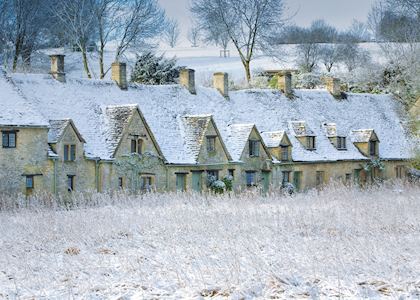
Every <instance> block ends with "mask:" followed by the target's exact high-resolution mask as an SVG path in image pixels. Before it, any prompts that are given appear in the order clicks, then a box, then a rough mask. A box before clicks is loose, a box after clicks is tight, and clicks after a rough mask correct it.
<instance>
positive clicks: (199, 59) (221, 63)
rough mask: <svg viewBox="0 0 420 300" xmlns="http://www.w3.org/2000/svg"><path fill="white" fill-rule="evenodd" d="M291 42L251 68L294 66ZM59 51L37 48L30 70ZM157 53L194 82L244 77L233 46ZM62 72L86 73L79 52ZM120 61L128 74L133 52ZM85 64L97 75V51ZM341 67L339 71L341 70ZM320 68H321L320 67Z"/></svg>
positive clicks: (373, 47)
mask: <svg viewBox="0 0 420 300" xmlns="http://www.w3.org/2000/svg"><path fill="white" fill-rule="evenodd" d="M295 47H296V46H295V45H281V46H279V47H278V51H277V53H276V56H277V57H278V58H280V59H274V58H273V57H268V56H264V55H262V54H261V53H259V54H258V53H257V55H256V56H255V59H254V60H253V61H252V63H251V68H252V70H253V71H254V72H259V71H261V70H264V69H266V70H272V69H296V68H297V65H296V56H297V54H296V51H295ZM361 47H362V48H364V49H366V50H368V51H369V52H370V54H371V56H372V59H373V61H374V62H377V63H378V62H383V61H384V58H383V55H382V53H381V50H380V47H379V45H378V44H376V43H364V44H361ZM112 48H113V47H112V45H111V46H110V47H109V48H108V49H107V51H106V52H105V67H109V66H110V65H111V63H112V62H113V60H114V56H115V53H114V52H113V51H112ZM57 51H58V52H62V51H63V49H55V50H54V49H47V50H40V51H39V52H38V53H36V54H34V57H33V58H32V65H33V72H42V73H47V72H48V71H49V67H50V65H49V63H50V62H49V58H48V56H47V55H46V54H51V53H55V52H57ZM157 53H158V54H163V55H164V56H166V57H168V58H172V57H176V58H177V59H178V65H179V66H185V67H188V68H192V69H195V70H196V82H197V84H199V85H206V84H208V83H209V82H211V78H212V75H213V73H215V72H228V73H229V76H230V78H231V79H232V80H233V81H235V82H236V83H240V82H242V81H244V80H245V75H244V74H245V73H244V70H243V66H242V63H241V61H240V59H239V56H238V53H237V51H236V50H235V48H233V47H231V48H230V57H229V58H221V57H220V48H219V47H214V46H202V47H197V48H192V47H189V46H185V45H183V46H179V47H176V48H173V49H172V48H167V47H160V48H159V49H158V50H157ZM65 54H66V73H67V77H68V78H84V77H86V74H85V73H84V71H83V65H82V62H81V54H80V53H78V52H71V51H68V50H67V51H66V52H65ZM122 60H123V61H126V62H128V69H129V73H130V72H131V68H132V67H133V66H134V63H135V52H134V51H128V52H127V53H126V55H125V57H124V58H123V59H122ZM89 66H90V69H91V72H92V76H93V77H94V78H97V79H98V78H99V65H98V55H97V53H94V52H93V53H89ZM344 70H345V69H344V68H341V71H344ZM320 71H324V70H323V67H322V66H321V67H320ZM110 77H111V73H110V72H109V73H108V74H107V78H110Z"/></svg>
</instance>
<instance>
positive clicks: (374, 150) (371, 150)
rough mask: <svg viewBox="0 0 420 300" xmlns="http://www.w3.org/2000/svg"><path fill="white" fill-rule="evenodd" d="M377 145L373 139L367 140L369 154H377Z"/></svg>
mask: <svg viewBox="0 0 420 300" xmlns="http://www.w3.org/2000/svg"><path fill="white" fill-rule="evenodd" d="M377 147H378V141H375V140H373V141H369V155H370V156H377V155H378V151H377Z"/></svg>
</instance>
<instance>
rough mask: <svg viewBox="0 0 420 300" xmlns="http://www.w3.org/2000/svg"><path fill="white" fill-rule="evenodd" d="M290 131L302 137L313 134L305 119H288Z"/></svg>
mask: <svg viewBox="0 0 420 300" xmlns="http://www.w3.org/2000/svg"><path fill="white" fill-rule="evenodd" d="M289 127H290V131H291V132H292V134H293V135H294V136H297V137H303V136H315V133H314V132H313V131H312V129H311V128H310V127H309V126H308V124H306V122H305V121H290V122H289Z"/></svg>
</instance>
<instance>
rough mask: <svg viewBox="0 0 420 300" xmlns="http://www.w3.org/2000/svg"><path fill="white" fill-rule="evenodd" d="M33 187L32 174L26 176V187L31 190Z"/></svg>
mask: <svg viewBox="0 0 420 300" xmlns="http://www.w3.org/2000/svg"><path fill="white" fill-rule="evenodd" d="M33 188H34V176H33V175H28V176H26V189H27V190H32V189H33Z"/></svg>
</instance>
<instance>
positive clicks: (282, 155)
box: [280, 145, 290, 161]
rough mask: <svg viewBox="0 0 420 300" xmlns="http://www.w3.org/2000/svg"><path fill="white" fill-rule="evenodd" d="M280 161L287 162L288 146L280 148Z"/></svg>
mask: <svg viewBox="0 0 420 300" xmlns="http://www.w3.org/2000/svg"><path fill="white" fill-rule="evenodd" d="M280 158H281V159H280V160H281V161H289V160H290V158H289V146H282V145H281V146H280Z"/></svg>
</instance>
